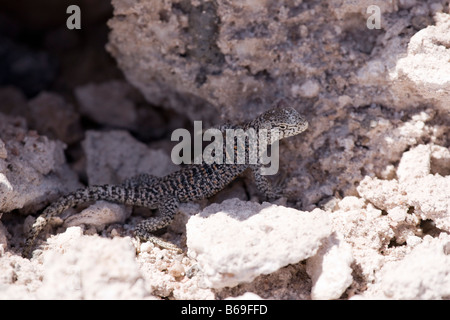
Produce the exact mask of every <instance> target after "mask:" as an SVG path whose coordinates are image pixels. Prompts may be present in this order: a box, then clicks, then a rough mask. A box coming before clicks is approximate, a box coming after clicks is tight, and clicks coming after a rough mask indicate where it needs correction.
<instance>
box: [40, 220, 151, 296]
mask: <svg viewBox="0 0 450 320" xmlns="http://www.w3.org/2000/svg"><path fill="white" fill-rule="evenodd" d="M48 242H49V248H48V250H45V251H44V257H43V258H44V260H43V270H44V274H43V283H42V287H41V288H39V289H38V290H37V295H38V297H40V298H44V299H64V298H67V299H74V298H80V299H140V298H143V297H144V296H145V295H146V294H147V293H146V291H145V289H144V284H143V280H142V278H141V276H140V273H139V270H138V266H137V263H136V259H135V248H134V247H133V245H132V243H131V240H130V238H119V237H116V238H113V239H106V238H101V237H99V236H97V235H95V236H83V235H82V231H81V229H80V228H78V227H71V228H68V229H67V230H66V232H64V233H61V234H58V235H56V236H54V237H51V238H49V239H48Z"/></svg>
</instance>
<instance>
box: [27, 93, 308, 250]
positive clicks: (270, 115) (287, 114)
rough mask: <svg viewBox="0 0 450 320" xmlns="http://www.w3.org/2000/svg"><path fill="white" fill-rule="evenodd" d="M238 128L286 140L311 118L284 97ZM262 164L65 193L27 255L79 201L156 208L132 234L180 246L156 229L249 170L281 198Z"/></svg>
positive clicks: (42, 219) (192, 170) (192, 168)
mask: <svg viewBox="0 0 450 320" xmlns="http://www.w3.org/2000/svg"><path fill="white" fill-rule="evenodd" d="M236 128H242V129H244V130H245V129H248V128H254V129H255V130H260V129H267V130H271V129H277V130H278V132H279V136H278V139H283V138H287V137H290V136H294V135H297V134H299V133H301V132H303V131H305V130H306V129H307V128H308V122H307V121H306V120H305V119H304V118H303V117H302V116H300V114H299V113H298V112H297V111H296V110H295V109H294V108H292V107H290V106H287V105H286V103H285V102H284V101H282V102H281V103H278V104H277V105H276V106H275V107H274V108H272V109H270V110H268V111H266V112H264V113H263V114H261V115H260V116H258V117H257V118H256V119H254V120H253V121H249V122H247V123H244V124H242V125H237V126H233V129H236ZM221 131H222V132H224V131H225V126H224V127H221ZM269 141H270V139H269ZM272 142H273V141H272ZM235 149H236V147H235ZM245 149H246V152H248V143H247V144H246V145H245ZM261 166H262V164H249V163H248V162H245V163H244V164H239V163H236V162H234V163H231V164H227V163H223V164H217V163H212V164H206V163H202V164H199V165H189V166H186V167H185V168H182V169H181V170H179V171H176V172H173V173H171V174H169V175H167V176H165V177H161V178H160V177H156V176H152V175H149V174H141V175H138V176H136V177H133V178H131V179H127V180H126V181H125V182H124V183H122V184H120V185H108V184H106V185H99V186H89V187H86V188H83V189H79V190H77V191H75V192H73V193H70V194H67V195H65V196H62V197H61V198H60V199H59V200H57V201H56V202H54V203H52V204H51V205H49V206H48V207H47V208H46V209H45V210H44V211H43V213H42V215H40V216H39V217H38V218H37V219H36V221H35V222H34V224H33V225H32V227H31V230H30V232H29V234H28V237H27V240H26V242H25V247H24V250H23V256H25V257H29V256H30V253H31V250H32V248H33V245H34V242H35V240H36V237H37V236H38V235H39V233H40V232H41V231H42V230H43V229H44V227H45V226H46V225H47V224H48V222H49V221H50V219H51V218H52V217H55V216H57V215H59V214H61V213H62V212H63V211H65V210H67V209H69V208H72V207H75V206H77V205H79V204H82V203H85V202H90V201H97V200H105V201H109V202H114V203H119V204H125V205H131V206H142V207H147V208H150V209H158V210H159V211H160V214H159V215H158V216H157V217H150V218H148V219H146V220H143V221H142V222H140V223H139V224H138V225H137V226H136V228H135V230H134V234H135V236H136V237H138V238H139V239H140V240H142V241H152V242H153V243H155V244H157V245H160V246H162V247H166V248H169V249H174V250H178V247H176V246H175V245H172V244H170V243H167V242H165V241H163V240H161V239H160V238H157V237H156V236H154V235H153V234H152V233H153V232H155V231H157V230H159V229H162V228H164V227H166V226H168V225H169V224H170V223H171V222H172V220H173V218H174V215H175V213H176V211H177V208H178V205H179V203H182V202H189V201H196V200H201V199H205V198H209V197H211V196H213V195H215V194H216V193H218V192H219V191H221V190H222V189H224V188H225V187H226V186H227V185H228V184H229V183H230V182H232V181H233V180H234V179H235V178H237V177H238V176H239V175H241V174H242V173H243V172H244V171H245V170H247V169H251V170H252V172H253V174H254V178H255V183H256V186H257V187H258V189H259V190H260V191H261V192H262V193H264V194H265V195H266V196H267V198H268V199H275V198H277V197H279V196H281V195H280V191H279V190H274V188H272V186H271V185H270V183H269V181H268V179H267V178H266V176H264V175H262V174H261V172H260V169H261Z"/></svg>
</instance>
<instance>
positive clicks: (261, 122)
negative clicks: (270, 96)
mask: <svg viewBox="0 0 450 320" xmlns="http://www.w3.org/2000/svg"><path fill="white" fill-rule="evenodd" d="M256 121H257V122H258V124H257V126H258V127H259V128H260V129H268V130H271V129H274V130H278V133H279V139H283V138H287V137H291V136H295V135H297V134H299V133H302V132H303V131H305V130H306V129H307V128H308V121H306V119H305V118H303V117H302V116H301V115H300V114H299V113H298V112H297V111H296V110H295V109H294V108H292V107H290V106H289V105H287V103H286V102H285V101H284V100H281V101H280V102H279V103H278V104H277V106H276V107H274V108H272V109H270V110H268V111H266V112H264V113H263V114H261V115H260V116H259V117H258V118H257V119H256Z"/></svg>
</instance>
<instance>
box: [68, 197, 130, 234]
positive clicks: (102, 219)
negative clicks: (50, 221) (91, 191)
mask: <svg viewBox="0 0 450 320" xmlns="http://www.w3.org/2000/svg"><path fill="white" fill-rule="evenodd" d="M130 215H131V210H127V209H126V208H125V206H122V205H118V204H115V203H110V202H106V201H97V202H96V203H95V204H93V205H91V206H89V207H88V208H86V209H84V210H83V211H82V212H80V213H79V214H77V215H73V216H70V217H68V218H67V219H66V220H65V221H64V225H65V226H67V227H72V226H79V225H81V224H86V225H90V226H94V227H96V228H103V227H104V226H105V225H108V224H111V223H115V222H121V223H123V222H125V220H126V219H127V218H128V217H129V216H130Z"/></svg>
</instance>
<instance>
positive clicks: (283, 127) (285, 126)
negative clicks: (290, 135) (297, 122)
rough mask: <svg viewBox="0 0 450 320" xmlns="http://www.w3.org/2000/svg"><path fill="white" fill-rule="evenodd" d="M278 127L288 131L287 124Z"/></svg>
mask: <svg viewBox="0 0 450 320" xmlns="http://www.w3.org/2000/svg"><path fill="white" fill-rule="evenodd" d="M278 127H279V128H280V129H281V130H286V129H287V125H285V124H280V125H279V126H278Z"/></svg>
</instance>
